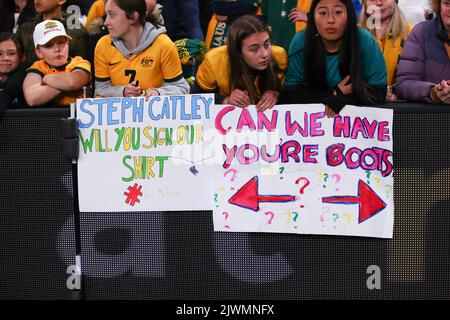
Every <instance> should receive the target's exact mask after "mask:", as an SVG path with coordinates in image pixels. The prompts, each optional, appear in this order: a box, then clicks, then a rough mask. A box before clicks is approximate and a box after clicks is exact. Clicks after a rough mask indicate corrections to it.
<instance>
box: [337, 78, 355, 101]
mask: <svg viewBox="0 0 450 320" xmlns="http://www.w3.org/2000/svg"><path fill="white" fill-rule="evenodd" d="M336 88H337V89H339V90H340V91H341V92H334V93H333V94H334V95H335V96H336V95H338V94H350V93H352V83H351V82H350V76H346V77H345V78H344V79H342V80H341V82H339V83H338V84H337V86H336Z"/></svg>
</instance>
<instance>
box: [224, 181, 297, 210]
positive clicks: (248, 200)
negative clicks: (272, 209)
mask: <svg viewBox="0 0 450 320" xmlns="http://www.w3.org/2000/svg"><path fill="white" fill-rule="evenodd" d="M295 200H297V197H296V196H291V195H259V194H258V176H254V177H253V178H251V179H250V180H249V181H247V183H246V184H244V185H243V186H242V187H241V188H240V189H239V190H238V191H237V192H236V193H235V194H234V195H233V196H232V197H231V198H230V199H229V200H228V202H229V203H231V204H234V205H236V206H239V207H241V208H245V209H250V210H253V211H259V203H260V202H272V203H273V202H291V201H295Z"/></svg>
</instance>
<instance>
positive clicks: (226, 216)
mask: <svg viewBox="0 0 450 320" xmlns="http://www.w3.org/2000/svg"><path fill="white" fill-rule="evenodd" d="M222 214H223V215H224V216H225V220H227V219H228V215H229V214H228V212H226V211H224V212H223V213H222ZM225 228H227V229H230V226H229V225H225Z"/></svg>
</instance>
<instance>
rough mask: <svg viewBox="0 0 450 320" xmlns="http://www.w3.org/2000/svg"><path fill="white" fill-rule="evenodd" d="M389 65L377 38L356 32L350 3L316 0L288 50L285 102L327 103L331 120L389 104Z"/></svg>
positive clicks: (345, 1) (353, 13)
mask: <svg viewBox="0 0 450 320" xmlns="http://www.w3.org/2000/svg"><path fill="white" fill-rule="evenodd" d="M385 92H386V64H385V61H384V58H383V55H382V53H381V51H380V49H379V47H378V45H377V43H376V41H375V39H374V38H373V37H372V35H371V34H370V33H369V32H367V31H366V30H363V29H362V28H359V27H357V19H356V14H355V9H354V7H353V4H352V1H351V0H314V1H313V3H312V5H311V10H310V13H309V16H308V26H307V28H306V30H304V31H301V32H298V33H297V34H296V35H295V36H294V38H293V40H292V42H291V45H290V47H289V66H288V71H287V75H286V89H285V91H284V93H283V95H282V97H281V102H282V103H317V102H319V103H323V104H325V106H326V107H327V108H326V112H327V114H328V115H329V116H331V115H333V114H335V113H339V112H340V110H341V109H342V108H343V107H344V106H345V105H347V104H353V105H373V104H378V103H382V102H383V101H384V97H385Z"/></svg>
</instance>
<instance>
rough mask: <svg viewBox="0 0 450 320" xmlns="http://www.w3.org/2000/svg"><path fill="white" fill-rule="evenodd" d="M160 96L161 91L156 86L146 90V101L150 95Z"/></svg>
mask: <svg viewBox="0 0 450 320" xmlns="http://www.w3.org/2000/svg"><path fill="white" fill-rule="evenodd" d="M156 96H160V94H159V91H158V90H157V89H155V88H149V89H147V90H146V91H145V101H148V100H149V99H150V97H156Z"/></svg>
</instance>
